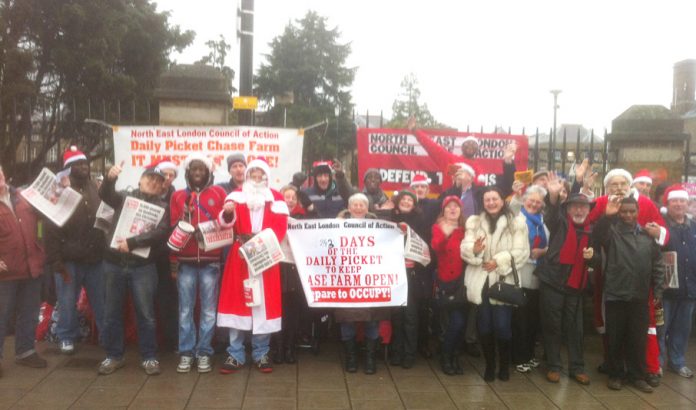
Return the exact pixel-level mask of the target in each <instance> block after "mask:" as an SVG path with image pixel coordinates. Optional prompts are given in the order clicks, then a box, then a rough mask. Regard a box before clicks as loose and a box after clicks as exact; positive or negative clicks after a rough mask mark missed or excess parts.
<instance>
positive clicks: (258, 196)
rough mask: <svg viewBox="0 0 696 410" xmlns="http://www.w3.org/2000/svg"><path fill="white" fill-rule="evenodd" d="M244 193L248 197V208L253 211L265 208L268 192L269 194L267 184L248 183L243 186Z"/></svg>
mask: <svg viewBox="0 0 696 410" xmlns="http://www.w3.org/2000/svg"><path fill="white" fill-rule="evenodd" d="M242 192H244V194H245V195H246V203H247V206H248V207H249V209H251V210H252V211H255V210H257V209H260V208H263V207H264V205H265V204H266V192H268V187H267V186H266V182H259V183H255V182H253V181H246V182H245V183H244V185H242Z"/></svg>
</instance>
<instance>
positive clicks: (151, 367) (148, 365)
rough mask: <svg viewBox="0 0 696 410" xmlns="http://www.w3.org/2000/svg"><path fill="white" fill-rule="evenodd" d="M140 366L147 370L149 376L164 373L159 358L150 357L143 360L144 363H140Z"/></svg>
mask: <svg viewBox="0 0 696 410" xmlns="http://www.w3.org/2000/svg"><path fill="white" fill-rule="evenodd" d="M140 367H142V368H143V370H145V374H147V375H148V376H157V375H158V374H160V373H162V370H160V364H159V362H158V361H157V359H148V360H143V362H142V363H140Z"/></svg>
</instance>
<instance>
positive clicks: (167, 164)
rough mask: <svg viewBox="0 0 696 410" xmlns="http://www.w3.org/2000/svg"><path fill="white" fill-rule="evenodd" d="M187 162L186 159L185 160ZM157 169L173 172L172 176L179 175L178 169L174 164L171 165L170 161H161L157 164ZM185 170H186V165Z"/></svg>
mask: <svg viewBox="0 0 696 410" xmlns="http://www.w3.org/2000/svg"><path fill="white" fill-rule="evenodd" d="M187 161H188V159H187ZM157 168H159V169H160V171H164V170H165V169H171V170H172V171H174V174H176V175H179V169H178V167H177V166H176V164H175V163H173V162H171V161H162V162H160V163H159V164H157ZM185 168H188V165H187V166H186V167H185Z"/></svg>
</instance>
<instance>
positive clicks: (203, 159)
mask: <svg viewBox="0 0 696 410" xmlns="http://www.w3.org/2000/svg"><path fill="white" fill-rule="evenodd" d="M193 161H201V162H202V163H203V164H205V167H206V168H208V172H211V173H212V172H213V160H212V159H210V157H207V156H205V155H203V154H199V153H194V154H191V155H189V156H188V157H186V160H185V161H184V169H185V170H187V171H188V169H189V168H190V167H191V162H193ZM162 164H164V163H160V164H159V165H158V167H159V169H166V168H164V167H162Z"/></svg>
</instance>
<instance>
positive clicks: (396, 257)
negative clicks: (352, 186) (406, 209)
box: [287, 219, 408, 308]
mask: <svg viewBox="0 0 696 410" xmlns="http://www.w3.org/2000/svg"><path fill="white" fill-rule="evenodd" d="M287 236H288V240H289V242H290V247H291V248H292V253H293V256H294V260H295V265H296V266H297V271H298V272H299V274H300V279H301V281H302V287H303V288H304V292H305V296H306V297H307V303H308V304H309V306H311V307H337V308H340V307H344V308H345V307H369V306H402V305H405V304H406V299H407V296H408V283H407V281H406V268H405V265H404V236H403V234H402V233H401V230H400V229H399V228H398V227H397V226H396V224H394V223H392V222H387V221H382V220H375V219H305V220H298V221H295V222H292V221H291V222H289V223H288V233H287Z"/></svg>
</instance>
